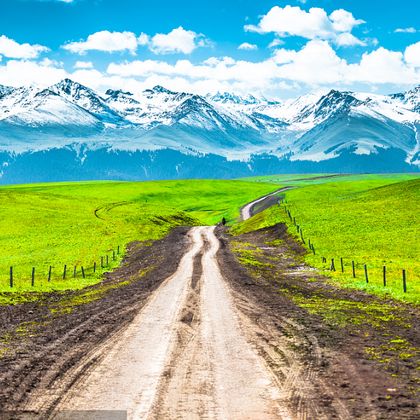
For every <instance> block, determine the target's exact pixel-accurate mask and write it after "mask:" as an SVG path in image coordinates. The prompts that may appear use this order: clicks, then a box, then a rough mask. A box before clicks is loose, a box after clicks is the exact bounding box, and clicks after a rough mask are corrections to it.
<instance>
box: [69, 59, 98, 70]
mask: <svg viewBox="0 0 420 420" xmlns="http://www.w3.org/2000/svg"><path fill="white" fill-rule="evenodd" d="M73 67H74V68H75V69H93V63H92V62H91V61H76V62H75V63H74V66H73Z"/></svg>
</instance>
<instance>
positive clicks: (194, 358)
mask: <svg viewBox="0 0 420 420" xmlns="http://www.w3.org/2000/svg"><path fill="white" fill-rule="evenodd" d="M189 236H190V240H191V246H190V248H189V250H188V252H187V253H186V254H185V255H184V256H183V258H182V259H181V261H180V263H179V266H178V269H177V271H176V272H175V273H174V274H173V275H172V276H170V277H169V278H168V279H166V280H165V282H164V283H163V284H162V285H161V286H160V287H159V288H158V289H157V290H156V292H155V293H154V294H153V295H152V297H151V298H150V300H149V302H148V303H147V304H146V306H145V307H144V308H143V309H142V311H141V312H140V313H139V314H138V316H137V317H136V318H135V319H134V321H133V322H132V323H131V324H130V325H129V327H128V328H126V329H125V330H124V331H123V332H122V333H121V334H119V335H118V337H116V338H114V339H111V340H110V343H108V345H106V346H105V347H101V348H100V349H98V353H101V354H100V355H99V356H100V358H99V360H100V361H99V362H98V363H97V364H96V365H94V366H93V367H92V368H91V369H89V370H88V371H87V372H86V374H85V375H83V376H82V378H81V379H80V380H79V381H78V382H77V383H76V384H75V386H74V387H73V388H72V389H71V390H70V392H68V393H67V395H66V397H65V398H64V399H63V400H62V401H61V403H60V405H59V406H58V407H57V412H60V411H61V412H62V411H66V410H122V411H127V414H128V418H129V419H144V418H214V419H227V418H229V419H271V418H273V419H277V418H281V419H285V418H289V417H290V416H289V413H288V412H287V409H286V408H285V405H284V404H282V398H281V392H280V390H279V388H278V386H277V384H276V380H275V377H274V375H273V374H272V373H271V372H270V370H269V368H268V367H267V365H266V363H265V361H264V360H263V359H262V358H261V357H260V356H259V355H258V353H257V350H256V348H255V346H254V345H253V343H252V342H250V340H249V336H247V335H246V334H245V332H244V329H246V322H245V321H243V320H241V319H240V316H239V313H238V311H237V309H236V308H235V304H234V301H233V298H232V296H231V294H230V291H229V289H228V286H227V284H226V282H225V281H224V279H223V275H222V273H221V271H220V267H219V265H218V262H217V259H216V253H217V251H218V248H219V240H218V239H217V238H216V236H215V234H214V227H197V228H193V229H191V231H190V233H189Z"/></svg>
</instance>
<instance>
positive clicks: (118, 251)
mask: <svg viewBox="0 0 420 420" xmlns="http://www.w3.org/2000/svg"><path fill="white" fill-rule="evenodd" d="M117 254H118V255H120V246H119V245H118V246H117Z"/></svg>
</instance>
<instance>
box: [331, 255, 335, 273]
mask: <svg viewBox="0 0 420 420" xmlns="http://www.w3.org/2000/svg"><path fill="white" fill-rule="evenodd" d="M331 271H335V264H334V258H331Z"/></svg>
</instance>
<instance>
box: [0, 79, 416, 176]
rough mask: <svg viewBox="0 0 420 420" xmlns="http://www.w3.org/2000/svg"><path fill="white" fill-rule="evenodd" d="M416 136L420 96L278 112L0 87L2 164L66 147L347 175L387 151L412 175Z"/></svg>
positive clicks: (362, 98) (259, 106)
mask: <svg viewBox="0 0 420 420" xmlns="http://www.w3.org/2000/svg"><path fill="white" fill-rule="evenodd" d="M419 126H420V86H417V87H415V88H414V89H412V90H409V91H407V92H403V93H397V94H392V95H389V96H387V95H374V94H365V93H358V92H340V91H336V90H331V91H330V92H325V93H324V94H319V95H317V94H309V95H305V96H301V97H299V98H297V99H295V100H288V101H284V102H280V101H276V100H269V99H266V98H264V97H256V96H253V95H246V96H240V95H237V94H233V93H227V92H222V93H218V94H216V95H211V94H208V95H205V96H200V95H197V94H193V93H187V92H173V91H171V90H168V89H165V88H164V87H162V86H155V87H154V88H152V89H146V90H144V91H142V92H127V91H123V90H111V89H110V90H107V91H106V92H104V93H103V94H100V93H98V92H95V91H94V90H92V89H90V88H88V87H86V86H83V85H81V84H79V83H76V82H74V81H72V80H69V79H65V80H63V81H61V82H60V83H57V84H55V85H53V86H50V87H49V88H46V89H39V88H35V87H20V88H12V87H8V86H2V85H0V153H5V154H7V155H8V156H9V155H13V156H18V155H19V156H20V155H23V154H28V153H29V154H30V153H32V154H33V153H35V152H42V153H44V154H48V152H49V151H51V150H53V149H54V150H57V149H58V150H59V149H62V148H66V147H67V148H68V147H70V146H69V145H72V146H71V148H73V149H74V150H76V149H77V150H78V151H80V150H85V151H86V150H100V149H106V150H114V151H117V152H121V153H122V152H124V151H127V152H129V153H135V152H137V151H139V152H141V151H145V152H148V153H149V152H150V153H151V151H156V150H166V149H169V150H173V151H177V152H179V153H181V155H183V156H185V155H195V156H196V157H199V156H205V155H209V154H212V155H216V156H220V157H221V158H223V159H227V160H226V162H228V161H232V160H235V159H240V160H242V161H248V162H251V161H252V159H255V156H260V157H261V159H262V157H264V156H271V157H272V158H273V159H274V160H276V161H277V162H283V163H282V165H283V167H284V165H285V164H286V163H287V164H289V163H293V162H295V163H294V165H297V162H319V165H318V166H319V170H322V168H324V167H327V166H328V165H330V164H331V162H332V161H334V162H335V165H337V164H338V162H341V161H343V159H345V161H346V162H350V166H349V168H350V171H351V170H352V169H351V168H352V166H351V162H361V161H363V162H364V161H365V160H366V157H368V156H369V159H368V161H369V162H371V163H369V164H370V165H372V162H373V161H374V160H375V159H382V160H383V156H384V155H387V156H388V155H389V153H391V151H394V155H395V156H396V155H398V159H399V160H400V161H402V162H399V163H398V165H399V164H400V163H401V164H402V165H407V170H418V169H419V166H420V157H419V152H420V137H419V135H418V129H419ZM78 153H79V152H78ZM252 156H253V157H252ZM363 156H364V157H363ZM264 159H265V158H264ZM340 159H341V160H340ZM391 161H392V159H391ZM265 162H267V161H266V160H265ZM285 162H286V163H285ZM323 162H324V163H323ZM0 164H1V161H0ZM248 164H249V163H248ZM389 165H391V166H389V168H391V169H392V167H393V166H392V165H393V163H392V162H389ZM3 166H4V165H3ZM5 167H8V164H6V165H5ZM356 167H357V170H366V171H369V170H370V168H369V167H360V164H359V163H357V164H355V168H356ZM386 168H387V167H385V169H386ZM251 169H252V168H251ZM382 170H383V169H382ZM280 171H281V169H280ZM3 172H5V169H4V170H3ZM251 172H252V170H251ZM232 175H233V176H235V174H232ZM215 176H217V174H215Z"/></svg>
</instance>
